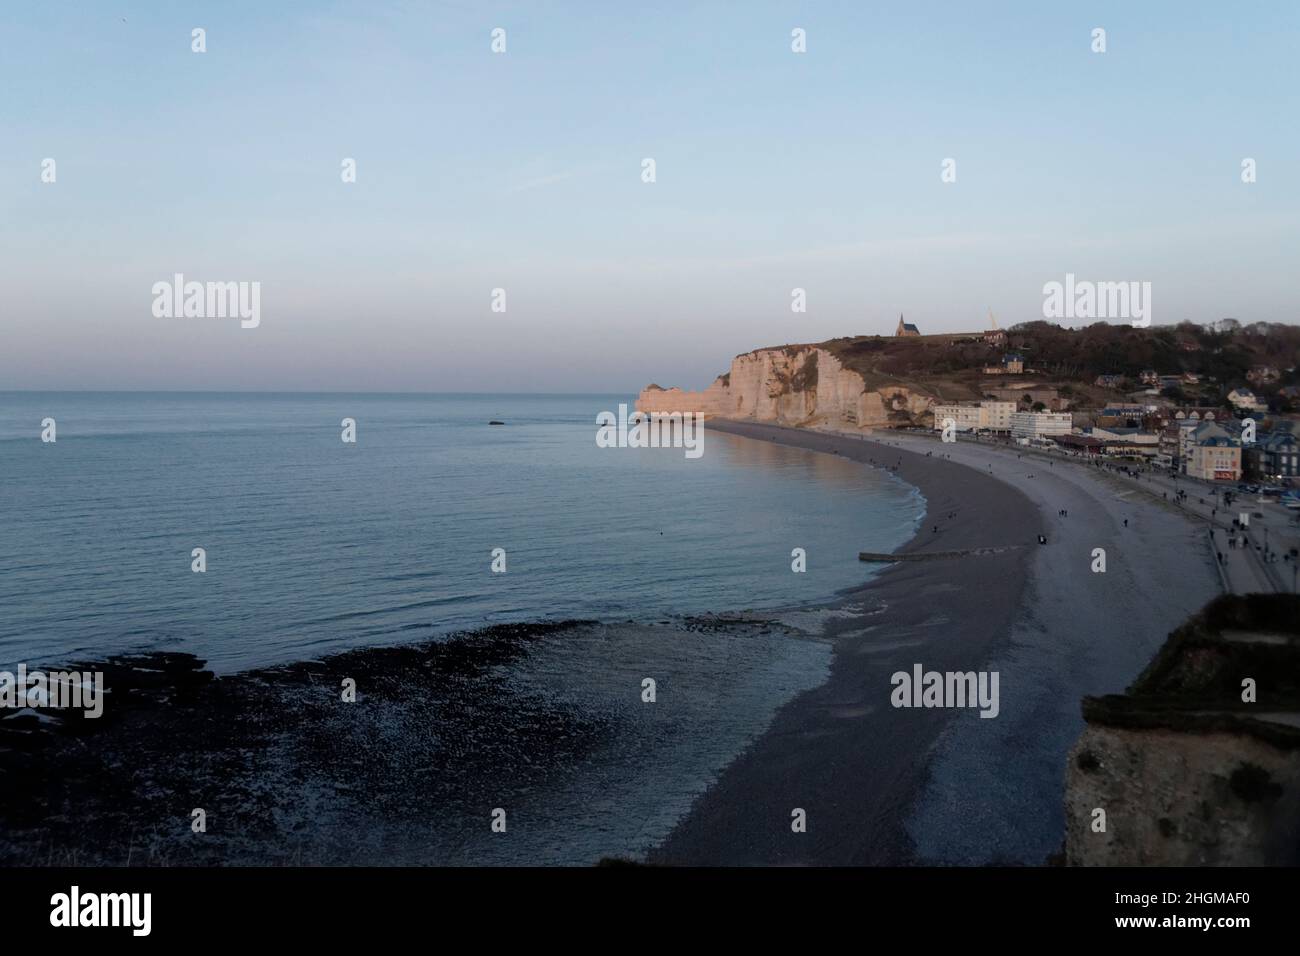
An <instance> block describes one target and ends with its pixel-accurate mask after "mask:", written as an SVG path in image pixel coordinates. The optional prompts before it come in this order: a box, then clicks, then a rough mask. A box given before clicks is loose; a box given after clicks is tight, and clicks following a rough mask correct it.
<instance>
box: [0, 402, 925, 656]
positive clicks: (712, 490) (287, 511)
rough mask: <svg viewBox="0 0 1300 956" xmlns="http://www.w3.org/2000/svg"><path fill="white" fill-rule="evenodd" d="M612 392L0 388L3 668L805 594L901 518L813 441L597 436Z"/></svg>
mask: <svg viewBox="0 0 1300 956" xmlns="http://www.w3.org/2000/svg"><path fill="white" fill-rule="evenodd" d="M620 401H623V402H629V403H630V402H631V399H630V398H628V397H627V396H617V395H582V396H553V395H547V396H539V395H358V394H337V395H318V394H246V393H244V394H215V393H197V394H196V393H29V392H17V393H14V392H9V393H0V608H3V613H0V666H7V665H9V664H16V663H17V662H19V661H24V662H27V663H28V664H35V663H59V662H62V661H67V660H71V659H74V658H81V659H85V658H95V657H101V656H103V655H106V654H109V653H113V652H119V651H124V650H168V651H187V652H190V653H193V654H196V655H198V656H200V657H202V658H204V659H205V660H207V661H208V662H209V665H210V666H212V667H213V668H214V669H216V670H217V671H219V672H223V671H225V672H228V671H232V670H240V669H245V668H249V667H254V666H262V665H268V664H275V663H282V662H287V661H294V660H301V659H310V658H316V657H319V656H322V655H326V654H329V653H330V652H332V651H337V650H341V649H346V648H351V647H356V646H359V645H367V644H379V643H394V642H403V641H411V640H417V639H421V638H424V637H429V636H436V635H439V634H446V633H449V632H453V631H459V630H464V629H470V628H477V627H480V626H483V625H486V624H493V623H501V622H517V621H527V620H534V619H548V618H572V617H577V618H590V619H595V620H599V621H615V620H626V619H629V618H634V619H637V620H647V619H652V618H658V617H664V616H673V615H685V614H692V613H697V612H707V611H718V612H720V611H732V610H738V609H746V608H755V609H762V608H771V607H777V606H786V605H791V604H800V603H808V602H816V601H822V600H825V599H827V598H829V597H832V596H833V595H834V594H835V593H836V592H838V591H840V590H841V589H844V588H846V587H849V586H852V585H855V584H858V583H860V582H862V581H863V580H865V579H866V577H867V576H868V574H869V571H868V570H867V567H866V566H865V565H862V564H860V563H859V562H858V561H856V560H855V558H856V555H857V552H858V551H860V550H876V551H888V550H891V549H892V548H893V547H895V546H896V545H898V544H900V543H901V542H903V541H905V540H907V539H908V538H909V537H910V536H911V534H912V533H913V531H914V529H915V522H916V520H917V516H918V514H919V509H920V502H919V500H918V499H917V497H916V495H915V492H914V491H913V490H912V489H910V488H909V487H908V486H906V485H904V484H902V483H900V482H898V481H896V480H894V479H893V478H891V477H889V476H888V475H884V474H881V473H879V472H875V471H872V470H871V469H867V468H863V467H861V466H860V465H857V464H853V463H849V462H845V461H841V460H838V459H836V458H834V457H831V456H825V455H816V454H813V453H810V452H805V451H801V450H796V449H789V448H781V447H777V446H773V445H770V444H766V443H762V442H755V441H751V440H747V439H742V438H736V437H732V436H728V435H724V434H721V433H718V432H709V431H708V430H707V427H706V434H705V439H704V453H703V456H702V457H700V458H698V459H695V460H688V459H687V458H686V457H685V455H684V453H683V450H682V449H672V448H665V449H608V448H606V449H602V448H598V447H597V446H596V444H595V433H596V427H595V419H596V415H597V414H598V413H599V412H601V411H604V410H609V411H614V412H616V411H617V407H618V403H619V402H620ZM47 417H48V418H54V419H55V420H56V422H57V441H56V442H55V443H44V442H42V441H41V440H40V431H41V421H42V420H43V419H45V418H47ZM345 417H350V418H353V419H355V420H356V422H357V442H356V444H345V443H344V442H342V441H341V439H340V433H341V427H340V421H341V420H342V419H343V418H345ZM492 419H498V420H502V421H505V422H506V423H507V424H506V425H504V426H489V425H488V422H489V420H492ZM200 547H201V548H204V549H205V550H206V554H207V571H206V572H205V573H202V574H199V573H194V572H192V571H191V552H192V549H194V548H200ZM796 547H801V548H804V549H805V551H806V552H807V555H808V557H807V562H808V570H807V572H806V573H804V574H794V573H792V572H791V569H790V563H791V557H790V553H791V550H792V549H793V548H796ZM494 548H503V549H505V551H506V567H507V571H506V573H505V574H494V573H492V571H491V554H492V550H493V549H494Z"/></svg>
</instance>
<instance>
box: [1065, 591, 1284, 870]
mask: <svg viewBox="0 0 1300 956" xmlns="http://www.w3.org/2000/svg"><path fill="white" fill-rule="evenodd" d="M1083 717H1084V720H1085V721H1086V723H1087V725H1086V727H1085V729H1084V731H1083V734H1082V735H1081V736H1080V737H1079V740H1078V742H1077V743H1076V744H1075V746H1074V749H1073V751H1072V752H1071V754H1070V762H1069V765H1068V768H1067V770H1066V776H1065V819H1066V828H1065V862H1066V863H1067V864H1069V865H1074V866H1078V865H1084V866H1147V865H1151V864H1159V865H1162V866H1295V865H1296V864H1297V863H1300V598H1297V597H1296V596H1294V595H1289V594H1251V595H1245V596H1241V595H1224V596H1222V597H1219V598H1216V599H1215V600H1214V601H1212V602H1211V603H1210V604H1208V605H1206V607H1205V608H1204V609H1203V610H1202V611H1201V612H1200V613H1198V614H1196V615H1194V616H1193V617H1192V618H1191V619H1190V620H1189V621H1188V622H1187V623H1186V624H1184V625H1183V626H1182V627H1180V628H1179V629H1178V630H1176V631H1174V633H1173V634H1171V635H1170V636H1169V640H1168V641H1166V643H1165V646H1164V647H1163V648H1161V650H1160V651H1159V652H1158V653H1157V655H1156V657H1155V659H1154V660H1153V661H1152V662H1151V664H1150V665H1148V667H1147V668H1146V670H1144V671H1143V672H1142V674H1141V676H1140V677H1139V678H1138V679H1137V681H1135V682H1134V684H1133V685H1132V686H1131V687H1130V688H1129V689H1128V692H1127V693H1126V694H1113V695H1108V696H1105V697H1086V698H1084V701H1083ZM1099 811H1104V812H1105V820H1104V822H1105V827H1104V829H1103V828H1102V827H1101V826H1100V820H1101V818H1100V816H1099Z"/></svg>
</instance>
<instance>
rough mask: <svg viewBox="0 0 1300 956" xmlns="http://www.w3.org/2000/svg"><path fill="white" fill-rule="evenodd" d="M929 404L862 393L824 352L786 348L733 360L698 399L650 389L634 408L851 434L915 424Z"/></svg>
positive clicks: (919, 397) (902, 392) (880, 391)
mask: <svg viewBox="0 0 1300 956" xmlns="http://www.w3.org/2000/svg"><path fill="white" fill-rule="evenodd" d="M932 401H933V398H932V396H929V395H925V394H921V393H920V392H918V391H916V390H914V389H910V388H908V387H906V386H904V385H879V386H877V387H874V388H869V387H868V385H867V383H866V382H865V381H864V380H863V377H862V375H860V374H859V373H858V372H855V371H852V370H851V369H847V368H845V367H844V366H843V365H842V364H841V363H840V361H839V359H838V358H836V357H835V355H834V354H833V353H831V352H829V351H827V350H826V349H823V348H819V347H817V346H812V345H791V346H786V347H784V348H773V349H759V350H757V351H754V352H747V353H745V354H744V355H738V356H736V357H735V358H734V359H732V361H731V370H730V371H729V372H728V373H727V374H725V375H720V376H718V378H716V379H715V380H714V382H713V384H712V385H710V386H709V387H708V388H706V389H704V391H702V392H684V391H682V390H681V389H679V388H669V389H663V388H659V387H658V386H656V385H651V386H649V387H647V388H645V389H643V390H642V391H641V394H640V396H638V398H637V402H636V407H637V408H638V409H639V410H640V411H643V412H703V413H704V414H705V415H709V416H715V417H718V418H751V419H755V420H757V421H765V422H775V423H778V424H782V425H800V426H804V427H819V428H832V429H852V428H871V427H893V426H899V425H912V424H920V418H921V416H923V415H924V414H925V412H926V411H927V410H928V409H929V407H930V404H931V402H932Z"/></svg>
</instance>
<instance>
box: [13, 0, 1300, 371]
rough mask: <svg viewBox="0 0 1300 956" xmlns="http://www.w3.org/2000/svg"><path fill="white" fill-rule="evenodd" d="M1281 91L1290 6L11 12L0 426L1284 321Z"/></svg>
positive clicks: (167, 7)
mask: <svg viewBox="0 0 1300 956" xmlns="http://www.w3.org/2000/svg"><path fill="white" fill-rule="evenodd" d="M195 28H202V29H203V30H204V31H205V36H204V39H205V42H206V52H203V53H195V52H193V51H192V49H191V46H192V42H193V40H192V31H193V30H194V29H195ZM496 28H501V29H503V30H504V31H505V43H506V49H505V52H504V53H495V52H493V50H492V31H493V30H494V29H496ZM796 28H799V29H802V30H804V31H805V33H806V49H807V52H805V53H795V52H793V51H792V50H791V44H792V39H791V32H792V30H794V29H796ZM1095 28H1102V29H1104V30H1105V31H1106V51H1105V52H1104V53H1096V52H1093V49H1092V47H1093V43H1094V41H1093V36H1092V34H1093V30H1094V29H1095ZM1297 62H1300V4H1296V3H1293V2H1289V0H1288V2H1278V3H1250V2H1244V3H1236V4H1223V3H1211V2H1177V3H1175V2H1144V3H1140V4H1139V3H1131V2H1123V3H1069V2H1065V3H1042V2H1025V3H1011V2H1007V3H997V2H992V3H987V4H969V3H960V2H937V3H926V4H909V3H891V4H879V3H866V2H828V0H818V2H810V3H796V2H783V3H770V2H749V3H741V2H715V3H686V2H673V0H665V2H663V3H656V4H640V3H608V2H567V3H561V2H546V0H534V2H527V3H523V2H520V3H492V2H471V0H465V2H432V0H430V2H382V0H374V2H359V3H352V2H334V3H330V2H320V3H300V2H283V3H279V2H277V3H265V2H260V0H259V2H239V0H236V2H223V3H220V4H218V3H185V2H167V3H164V2H161V0H159V2H119V3H114V2H109V0H95V2H80V3H76V2H69V3H62V2H61V3H54V2H50V3H19V2H16V0H0V90H2V91H3V93H0V391H3V390H6V389H204V390H207V389H217V390H223V389H237V390H238V389H249V390H289V391H294V390H335V389H337V390H348V391H352V390H355V391H386V390H392V391H515V392H527V391H543V392H609V391H616V392H621V391H625V392H635V391H636V390H637V389H639V388H640V387H642V386H643V385H645V384H646V383H648V382H652V381H653V382H656V383H658V384H661V385H664V386H669V385H681V386H683V387H687V388H699V387H703V386H705V385H707V384H708V383H709V382H710V381H712V379H713V378H714V376H716V375H717V374H719V373H721V372H723V371H726V369H727V367H728V363H729V361H730V359H731V357H732V356H733V355H735V354H737V353H740V352H745V351H749V350H750V349H754V348H758V347H762V346H771V345H780V344H784V343H787V342H817V341H821V340H824V339H827V338H831V337H835V336H840V335H857V334H873V333H883V334H892V332H893V329H894V326H895V324H896V322H897V320H898V316H899V314H900V313H903V314H905V315H906V317H907V320H908V321H909V322H915V323H917V324H918V325H919V326H920V327H921V330H922V331H923V332H939V331H958V330H967V329H979V328H984V327H986V325H987V321H988V319H987V315H988V312H989V310H990V309H991V310H992V312H993V313H994V314H995V315H996V316H997V317H998V319H999V322H1000V323H1001V324H1002V325H1003V326H1009V325H1011V324H1013V323H1015V322H1021V321H1029V320H1034V319H1039V318H1042V308H1043V285H1044V284H1045V283H1047V282H1050V281H1054V280H1055V281H1061V280H1063V279H1064V277H1065V275H1066V273H1073V274H1075V275H1076V276H1078V277H1079V278H1086V279H1094V280H1098V281H1120V280H1136V281H1149V282H1151V284H1152V285H1151V288H1152V303H1151V308H1152V317H1153V320H1154V322H1155V323H1156V324H1167V323H1173V322H1178V321H1183V320H1187V319H1190V320H1192V321H1196V322H1208V321H1213V320H1215V319H1219V318H1223V317H1226V316H1232V317H1235V318H1238V319H1240V320H1241V321H1243V322H1251V321H1275V322H1297V321H1300V305H1298V304H1297V297H1296V295H1295V290H1296V285H1297V284H1296V280H1295V276H1296V274H1297V271H1298V270H1297V264H1298V263H1300V185H1298V184H1297V181H1298V179H1300V126H1298V124H1297V122H1296V118H1297V117H1298V116H1300V84H1298V83H1297V76H1298V74H1300V68H1297V66H1296V64H1297ZM349 158H350V159H353V160H355V163H356V181H355V182H344V181H343V177H342V176H341V171H342V164H343V161H344V160H345V159H349ZM647 158H650V159H653V160H654V163H655V181H654V182H645V181H643V160H644V159H647ZM1245 158H1251V159H1254V160H1255V164H1256V176H1257V179H1256V181H1255V182H1253V183H1243V182H1242V174H1241V168H1242V161H1243V159H1245ZM46 159H54V160H55V181H54V182H42V172H43V168H44V167H43V162H44V160H46ZM946 159H952V160H954V161H955V171H956V180H955V181H954V182H944V181H942V177H941V173H942V171H943V167H942V164H943V162H944V160H946ZM176 273H180V274H182V275H184V276H185V278H186V279H187V280H191V281H200V282H207V281H219V282H227V281H235V282H250V283H251V282H258V283H260V317H259V318H260V321H259V324H258V325H257V327H256V328H243V327H241V323H240V322H239V320H238V319H235V318H214V317H203V318H199V317H189V318H185V317H172V318H163V317H158V316H156V315H155V314H154V309H153V304H154V290H153V287H154V284H155V283H157V282H159V281H167V282H170V281H171V280H172V277H173V276H174V275H175V274H176ZM795 288H801V289H804V290H805V294H806V302H807V307H806V311H805V312H793V311H792V310H791V301H792V290H793V289H795ZM494 289H504V290H505V311H504V312H494V311H493V309H492V303H493V290H494ZM497 301H498V304H499V302H500V300H499V299H498V300H497ZM1066 324H1086V322H1082V321H1080V322H1076V323H1069V322H1067V323H1066Z"/></svg>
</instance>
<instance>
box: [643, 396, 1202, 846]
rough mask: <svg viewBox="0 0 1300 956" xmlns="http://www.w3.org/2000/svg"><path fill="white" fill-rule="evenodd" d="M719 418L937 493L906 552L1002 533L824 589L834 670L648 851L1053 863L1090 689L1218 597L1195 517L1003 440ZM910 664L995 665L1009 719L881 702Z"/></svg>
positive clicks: (1127, 674) (1137, 667)
mask: <svg viewBox="0 0 1300 956" xmlns="http://www.w3.org/2000/svg"><path fill="white" fill-rule="evenodd" d="M712 427H713V428H714V429H715V430H717V431H722V432H726V433H728V434H733V435H738V436H741V437H747V438H753V439H756V440H765V441H777V442H781V443H784V444H790V445H793V446H796V447H802V448H807V449H810V450H813V451H819V452H823V453H830V454H838V455H840V456H841V457H845V458H849V459H850V460H855V461H860V462H863V463H864V464H868V465H874V466H877V467H891V466H895V465H896V466H897V471H896V472H895V473H896V474H897V475H898V477H899V478H901V479H902V480H904V481H907V482H908V483H910V484H913V485H914V486H915V487H917V488H918V489H919V490H920V492H921V494H922V495H923V496H924V498H925V501H926V516H925V518H924V519H923V520H922V522H921V525H920V527H919V528H918V531H917V534H916V535H915V536H914V537H913V539H912V540H910V541H909V542H907V543H906V544H905V545H904V546H903V547H901V548H900V549H898V552H897V553H900V554H916V553H918V552H928V551H959V550H968V549H979V548H1003V550H998V551H992V552H988V553H982V554H978V555H965V556H963V557H961V558H957V559H952V560H943V561H939V560H934V561H924V560H922V561H900V562H896V563H894V564H892V565H890V566H889V567H888V568H886V569H885V570H883V571H881V572H880V573H878V574H877V575H876V576H875V577H874V578H873V579H872V580H871V581H868V582H866V583H865V584H864V585H863V586H862V587H860V588H857V589H855V590H854V591H852V592H851V593H849V594H847V595H845V596H844V597H843V598H842V599H841V600H839V601H837V602H835V603H834V604H831V605H828V607H829V608H830V609H834V610H837V611H843V610H852V611H855V612H856V613H854V614H853V615H852V616H851V617H849V618H835V619H832V620H831V621H830V623H829V625H828V627H827V630H826V633H825V637H826V638H827V639H829V640H831V641H832V643H833V645H834V655H833V658H832V663H831V676H830V678H829V679H828V680H827V681H826V683H825V684H823V685H822V686H820V687H818V688H815V689H814V690H811V691H807V692H805V693H804V694H801V695H799V696H798V697H796V698H795V699H794V700H792V701H791V702H790V703H788V704H787V705H786V706H785V707H783V708H782V709H781V711H779V712H778V714H777V715H776V717H775V718H774V719H773V721H772V723H771V725H770V726H769V728H768V730H767V731H766V732H765V733H764V734H763V735H762V736H761V737H760V738H758V739H757V740H755V741H754V743H753V744H752V745H751V746H750V748H749V749H748V750H746V751H745V753H744V754H742V755H741V756H740V757H739V758H737V759H736V760H735V761H734V762H733V763H732V764H731V765H730V766H728V767H727V769H726V770H725V771H724V772H723V773H722V774H720V775H719V777H718V779H717V781H716V782H715V783H714V785H713V786H712V787H711V788H710V789H709V790H708V792H707V793H706V794H705V795H704V796H703V797H701V798H700V799H699V800H698V801H697V802H696V804H695V805H694V806H693V807H692V809H691V812H690V814H688V816H687V817H686V818H685V819H683V820H682V821H681V822H680V823H679V824H678V826H677V827H676V829H674V831H673V832H672V834H670V836H669V837H668V839H667V840H665V841H664V842H663V843H662V844H661V845H660V846H658V847H656V848H655V849H654V850H653V851H652V852H651V853H650V856H649V859H650V861H651V862H656V863H664V864H686V865H707V864H714V865H719V864H720V865H762V864H784V865H909V864H981V863H1010V864H1019V865H1036V864H1045V863H1047V862H1048V857H1049V856H1050V855H1051V854H1052V853H1053V852H1055V851H1056V850H1057V849H1058V848H1059V846H1060V843H1061V840H1062V839H1063V835H1064V827H1063V824H1064V820H1063V781H1064V774H1065V759H1066V754H1067V753H1068V750H1069V747H1070V746H1071V745H1072V744H1073V742H1074V740H1075V739H1076V738H1077V736H1078V733H1079V732H1080V731H1081V730H1082V727H1083V722H1082V716H1081V713H1080V702H1081V699H1082V697H1083V696H1085V695H1088V694H1097V693H1112V692H1118V691H1120V690H1122V689H1123V688H1124V687H1125V686H1126V685H1127V684H1128V682H1129V681H1131V680H1132V679H1133V678H1134V677H1136V676H1137V674H1138V673H1139V672H1140V671H1141V669H1142V667H1143V666H1145V664H1146V662H1147V660H1148V659H1149V657H1150V655H1151V654H1152V653H1154V651H1155V650H1156V649H1157V648H1158V647H1159V646H1160V644H1161V643H1162V642H1163V641H1164V638H1165V636H1166V634H1167V633H1168V632H1169V631H1170V630H1172V629H1173V628H1174V627H1176V626H1177V625H1178V624H1180V623H1181V622H1182V620H1183V619H1184V618H1185V617H1186V616H1187V615H1189V614H1191V613H1192V612H1194V611H1195V610H1198V609H1199V608H1200V607H1201V606H1202V605H1204V604H1205V603H1206V602H1207V601H1208V600H1210V599H1211V598H1212V597H1214V596H1216V595H1217V594H1218V578H1217V570H1216V569H1215V567H1214V566H1213V563H1212V561H1211V560H1210V559H1209V557H1208V554H1207V553H1205V551H1204V547H1203V546H1201V548H1200V549H1199V550H1197V548H1196V543H1197V542H1198V541H1199V540H1200V538H1199V537H1198V536H1199V535H1200V531H1199V529H1197V528H1196V527H1195V526H1194V524H1193V523H1192V522H1190V521H1188V520H1187V518H1186V516H1183V515H1179V514H1177V513H1174V512H1172V511H1170V510H1168V509H1163V508H1160V507H1158V506H1156V505H1155V504H1154V503H1151V502H1145V501H1143V502H1141V503H1137V502H1130V501H1129V500H1128V498H1127V495H1128V493H1126V492H1122V491H1121V493H1119V494H1114V493H1113V492H1114V488H1113V487H1110V486H1108V485H1107V484H1106V480H1105V477H1104V476H1101V475H1094V474H1090V473H1089V472H1088V470H1087V469H1086V468H1079V469H1075V468H1070V467H1062V468H1060V469H1058V468H1056V467H1055V465H1054V464H1048V463H1046V462H1041V461H1034V460H1029V461H1026V460H1023V459H1020V458H1017V457H1013V455H1012V453H1011V450H1004V449H1001V448H997V447H994V446H980V445H975V444H968V443H957V444H951V445H945V444H941V443H940V442H938V441H935V440H933V439H928V438H921V437H917V436H913V435H909V434H905V433H890V432H886V433H884V435H880V436H876V435H872V436H864V437H857V436H849V435H841V434H836V433H828V432H818V431H811V430H804V429H796V428H791V427H787V426H777V425H767V424H760V423H757V422H740V421H733V420H720V419H715V420H714V421H713V423H712ZM927 453H928V454H927ZM1052 508H1055V509H1056V515H1055V516H1054V517H1049V515H1050V514H1051V513H1052V512H1051V509H1052ZM1063 509H1064V510H1066V511H1067V512H1068V515H1069V516H1068V517H1066V516H1062V515H1061V511H1062V510H1063ZM953 512H955V513H956V516H955V518H949V517H948V516H949V515H950V514H951V513H953ZM1125 518H1128V519H1129V525H1125V524H1124V519H1125ZM936 526H937V528H938V530H937V531H935V530H934V528H935V527H936ZM1039 534H1046V535H1047V539H1048V543H1047V545H1046V546H1041V545H1039V544H1038V543H1037V541H1038V538H1037V536H1038V535H1039ZM1017 546H1018V547H1017ZM1094 547H1103V548H1104V549H1106V550H1107V552H1108V556H1109V567H1108V569H1107V573H1106V574H1094V573H1092V572H1091V571H1090V567H1089V563H1090V561H1091V556H1092V553H1093V548H1094ZM1171 548H1172V549H1176V550H1172V551H1171V550H1170V549H1171ZM1098 601H1106V602H1108V603H1109V604H1110V605H1112V606H1111V607H1110V608H1109V609H1108V615H1107V617H1108V618H1110V615H1111V614H1114V615H1115V618H1110V619H1116V618H1117V619H1119V620H1121V621H1125V622H1126V624H1128V625H1131V627H1132V629H1133V632H1134V633H1132V634H1125V633H1122V632H1120V631H1119V630H1118V629H1116V628H1112V629H1111V631H1110V632H1101V633H1096V632H1094V629H1093V628H1092V627H1091V623H1090V622H1091V620H1093V617H1092V615H1091V613H1090V612H1089V610H1088V607H1089V605H1091V604H1093V603H1095V602H1098ZM918 663H919V664H921V665H923V666H924V668H925V669H927V670H940V671H950V670H956V671H970V670H976V671H979V670H981V669H985V668H987V669H989V670H997V671H999V673H1000V674H1001V678H1002V695H1003V712H1002V714H1001V715H1000V717H999V719H995V720H981V719H978V717H977V716H976V715H975V713H974V712H972V711H969V710H960V711H959V710H945V709H919V710H918V709H895V708H893V707H891V706H890V703H889V692H890V690H891V685H890V683H889V677H890V674H892V673H893V672H895V671H899V670H901V671H910V670H911V668H912V667H913V665H915V664H918ZM793 808H801V809H804V810H805V812H806V814H807V832H806V833H798V834H796V833H793V832H792V830H791V826H790V820H791V812H792V809H793Z"/></svg>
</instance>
